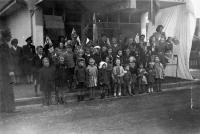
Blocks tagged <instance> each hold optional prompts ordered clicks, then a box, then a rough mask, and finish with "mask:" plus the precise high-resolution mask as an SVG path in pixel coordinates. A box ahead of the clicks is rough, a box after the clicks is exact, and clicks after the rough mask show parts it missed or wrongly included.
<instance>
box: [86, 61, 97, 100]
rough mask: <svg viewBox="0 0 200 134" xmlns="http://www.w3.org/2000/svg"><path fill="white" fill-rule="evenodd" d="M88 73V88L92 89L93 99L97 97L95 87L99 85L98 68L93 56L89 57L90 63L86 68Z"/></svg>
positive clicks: (91, 95)
mask: <svg viewBox="0 0 200 134" xmlns="http://www.w3.org/2000/svg"><path fill="white" fill-rule="evenodd" d="M86 73H87V75H86V76H87V77H86V78H87V84H88V88H89V89H90V99H91V100H93V99H94V97H95V88H96V87H97V77H98V70H97V67H96V66H95V60H94V59H93V58H90V59H89V65H88V66H87V68H86Z"/></svg>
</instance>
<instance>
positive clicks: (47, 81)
mask: <svg viewBox="0 0 200 134" xmlns="http://www.w3.org/2000/svg"><path fill="white" fill-rule="evenodd" d="M42 63H43V67H42V68H41V69H40V70H39V82H40V90H41V91H42V93H43V105H44V106H49V105H50V104H51V103H52V102H51V92H52V91H54V88H55V84H54V83H55V68H54V67H53V66H50V62H49V59H48V58H46V57H45V58H43V60H42Z"/></svg>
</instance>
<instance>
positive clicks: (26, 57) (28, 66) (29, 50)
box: [22, 37, 36, 84]
mask: <svg viewBox="0 0 200 134" xmlns="http://www.w3.org/2000/svg"><path fill="white" fill-rule="evenodd" d="M26 42H27V44H26V45H24V46H23V47H22V54H23V70H24V75H25V76H26V77H27V82H28V83H29V84H30V83H32V82H33V76H32V60H33V57H34V56H35V54H36V53H35V46H34V45H32V37H28V38H27V39H26Z"/></svg>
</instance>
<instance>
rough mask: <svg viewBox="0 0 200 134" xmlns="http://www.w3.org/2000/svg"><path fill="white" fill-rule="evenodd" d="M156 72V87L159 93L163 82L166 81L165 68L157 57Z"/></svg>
mask: <svg viewBox="0 0 200 134" xmlns="http://www.w3.org/2000/svg"><path fill="white" fill-rule="evenodd" d="M154 70H155V85H156V90H157V92H160V91H161V82H162V80H163V79H164V76H165V73H164V67H163V65H162V63H161V62H160V59H159V57H158V56H156V57H155V64H154Z"/></svg>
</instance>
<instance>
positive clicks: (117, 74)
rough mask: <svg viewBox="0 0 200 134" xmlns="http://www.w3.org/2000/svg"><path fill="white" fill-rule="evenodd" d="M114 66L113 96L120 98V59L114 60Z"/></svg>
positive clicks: (121, 76)
mask: <svg viewBox="0 0 200 134" xmlns="http://www.w3.org/2000/svg"><path fill="white" fill-rule="evenodd" d="M115 63H116V66H114V68H113V81H114V96H115V97H116V96H117V95H118V96H121V86H122V84H123V76H124V68H123V67H122V66H121V64H120V59H116V62H115Z"/></svg>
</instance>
